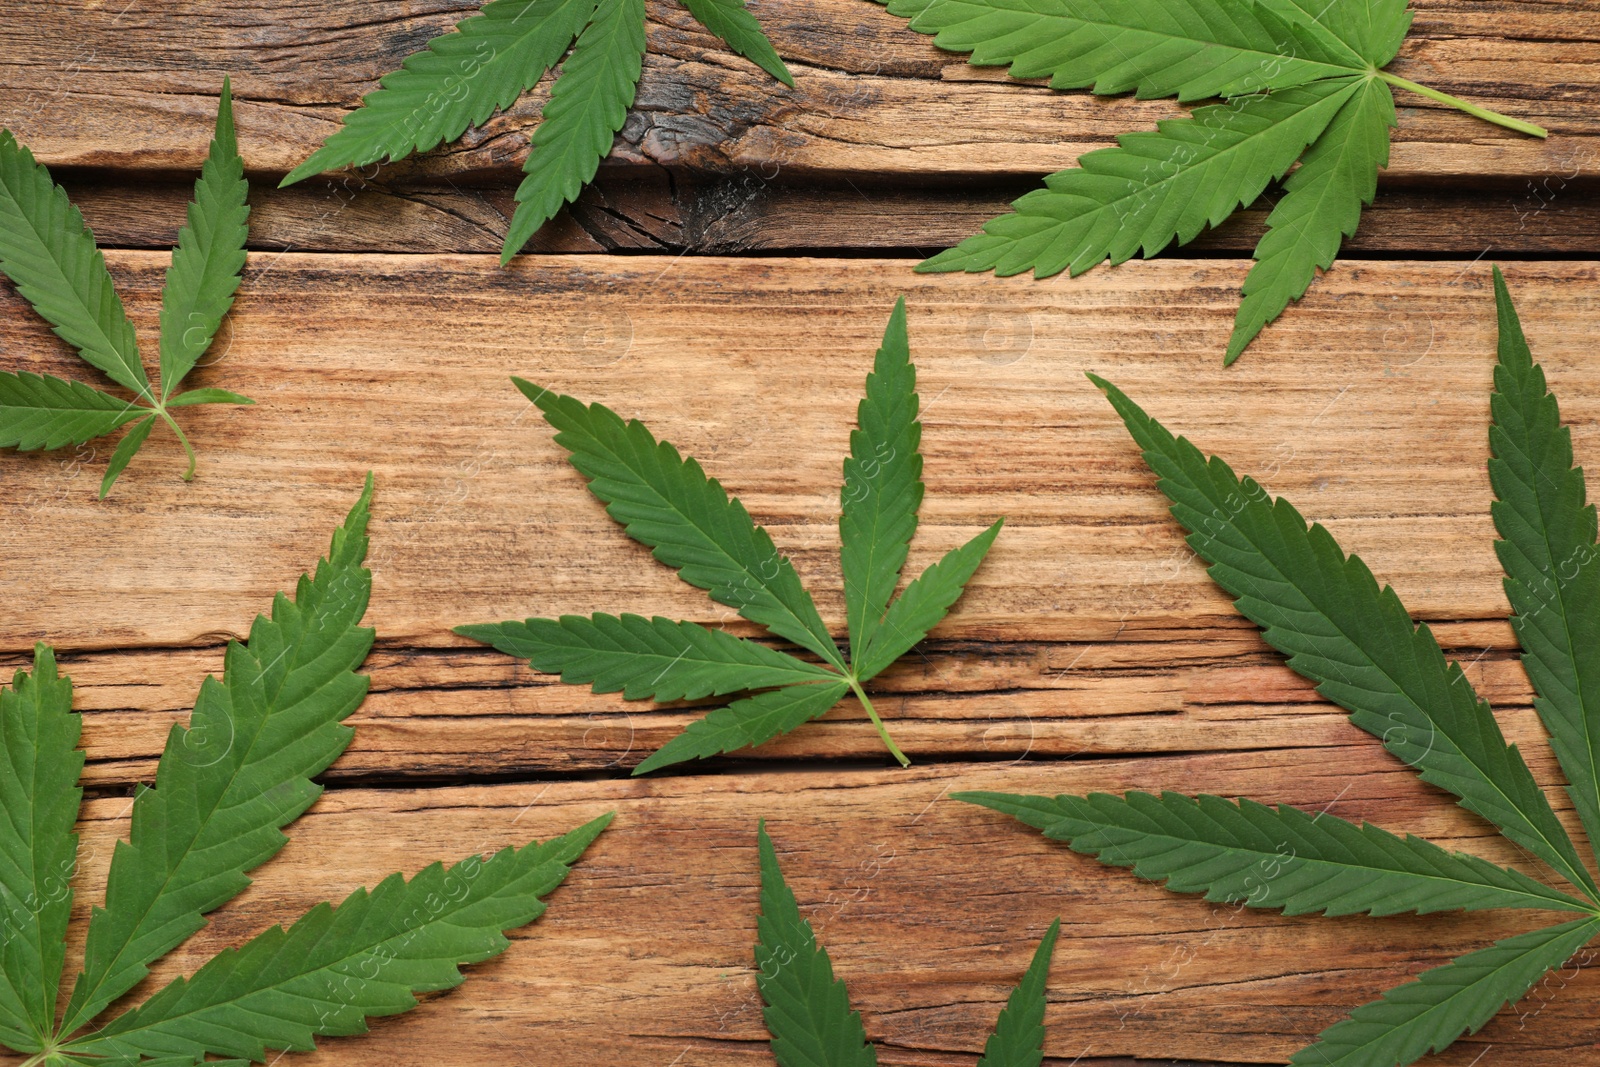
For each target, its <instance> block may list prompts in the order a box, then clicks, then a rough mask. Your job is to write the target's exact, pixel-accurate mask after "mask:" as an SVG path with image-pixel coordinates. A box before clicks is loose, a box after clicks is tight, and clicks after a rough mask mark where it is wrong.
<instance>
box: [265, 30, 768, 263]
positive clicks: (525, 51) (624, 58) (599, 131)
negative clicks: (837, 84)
mask: <svg viewBox="0 0 1600 1067" xmlns="http://www.w3.org/2000/svg"><path fill="white" fill-rule="evenodd" d="M684 6H685V7H687V8H688V9H689V12H690V13H691V14H692V15H694V17H695V18H696V19H698V20H700V22H701V23H702V24H704V25H705V27H706V28H707V29H708V30H710V31H711V32H712V33H714V34H716V35H717V36H718V37H721V38H722V39H723V40H724V41H726V42H727V43H728V45H729V46H730V47H732V48H733V50H734V51H735V52H738V53H739V54H740V55H742V56H745V57H746V58H748V59H749V60H750V61H751V62H753V63H755V64H756V65H757V66H759V67H760V68H761V69H762V70H764V71H766V72H767V73H768V74H770V75H772V76H773V77H774V78H776V79H778V80H779V81H781V82H782V83H783V84H785V85H789V86H792V85H794V79H793V78H791V77H790V75H789V70H788V68H787V67H785V66H784V65H783V60H781V59H779V58H778V53H777V52H776V51H775V50H774V49H773V47H772V43H771V42H770V41H768V40H767V37H766V35H765V34H764V33H762V32H761V26H760V24H759V23H757V22H756V20H755V16H754V15H752V14H750V12H749V11H747V10H746V9H745V6H744V0H684ZM644 26H645V5H644V0H493V2H492V3H488V4H485V5H484V7H483V10H482V11H481V12H479V13H478V14H476V15H474V16H472V17H471V18H468V19H465V20H463V21H462V22H460V23H458V24H457V25H456V28H455V29H454V30H452V31H451V32H449V33H446V34H443V35H442V36H439V37H435V38H434V39H433V40H432V41H429V42H428V47H427V49H426V50H425V51H422V52H417V53H415V54H414V55H411V56H408V57H407V58H406V60H405V62H404V63H403V64H402V65H401V68H400V69H399V70H397V71H394V72H392V73H390V74H386V75H384V76H383V78H382V79H380V80H379V82H378V89H377V90H376V91H375V92H372V93H369V94H367V95H366V96H365V97H363V98H362V100H361V107H360V108H358V109H357V110H355V111H353V112H351V113H350V114H349V115H348V116H346V118H345V120H344V125H343V126H342V127H341V128H340V129H339V130H338V132H336V133H334V134H333V136H331V137H329V138H328V140H327V142H326V143H324V144H323V146H322V147H321V148H319V149H317V150H316V151H315V152H313V153H312V154H311V156H310V158H308V159H307V160H306V161H305V162H304V163H301V164H300V165H299V166H298V167H296V168H295V169H294V170H292V171H290V172H289V174H288V175H287V176H286V177H285V178H284V179H283V182H282V184H283V185H292V184H294V183H295V182H298V181H300V180H302V179H304V178H309V177H311V176H312V175H313V174H321V173H323V172H324V171H329V170H337V169H338V168H340V167H345V166H350V165H355V166H365V165H366V164H368V163H377V162H379V161H380V160H385V159H387V160H399V159H404V158H405V157H406V156H409V155H410V154H411V153H413V152H426V151H428V150H429V149H432V148H434V147H437V146H438V145H440V144H442V143H444V142H445V141H454V140H455V139H456V138H458V137H460V136H461V134H462V132H463V131H465V130H466V128H467V127H468V126H481V125H483V123H485V122H487V121H488V119H489V116H491V115H493V114H494V113H495V112H496V111H503V110H504V109H506V108H508V107H510V106H511V105H512V104H514V103H516V100H517V98H518V97H519V96H521V95H522V93H523V92H525V91H526V90H528V89H531V88H533V86H534V85H535V84H536V83H537V82H538V81H539V79H540V78H542V77H543V76H544V74H545V72H546V71H547V70H549V69H551V68H552V67H555V66H556V65H557V64H560V66H561V72H560V76H559V77H557V78H556V80H555V84H554V85H553V86H552V88H551V90H550V100H549V102H548V103H547V104H545V107H544V113H543V115H542V116H541V121H540V123H539V128H538V129H537V130H536V131H535V132H534V135H533V145H532V147H531V148H530V149H529V151H528V158H527V161H526V162H525V163H524V164H523V166H522V169H523V171H524V172H525V173H526V174H527V177H526V178H524V179H523V182H522V185H521V186H520V187H519V188H518V189H517V209H516V211H515V212H514V213H513V215H512V217H511V226H510V229H509V230H508V231H507V233H506V239H505V247H504V249H503V250H502V252H501V256H500V262H501V264H502V265H504V264H506V263H509V262H510V261H511V257H512V256H514V255H516V254H517V253H518V252H520V251H521V250H522V246H523V245H525V244H527V243H528V239H529V238H530V237H532V236H533V235H534V233H535V232H536V231H537V230H538V229H539V227H541V226H543V225H544V224H545V223H546V222H548V221H549V220H550V219H552V218H554V217H555V214H556V212H558V211H560V210H561V207H562V205H564V204H567V203H570V202H571V201H573V200H575V199H577V196H578V193H579V192H581V191H582V190H583V187H584V186H585V185H586V184H588V182H589V181H590V180H592V179H593V178H594V175H595V171H596V170H598V169H599V166H600V161H601V160H602V159H604V158H605V157H606V155H607V154H609V153H610V151H611V140H612V138H613V137H614V136H615V134H616V132H617V131H618V130H620V129H622V123H623V120H625V119H626V118H627V116H628V108H629V107H631V106H632V105H633V99H634V94H635V92H636V90H637V88H638V83H639V74H640V71H641V70H642V69H643V63H644V52H645V33H644ZM569 49H570V53H569ZM563 57H565V60H564V61H563Z"/></svg>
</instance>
